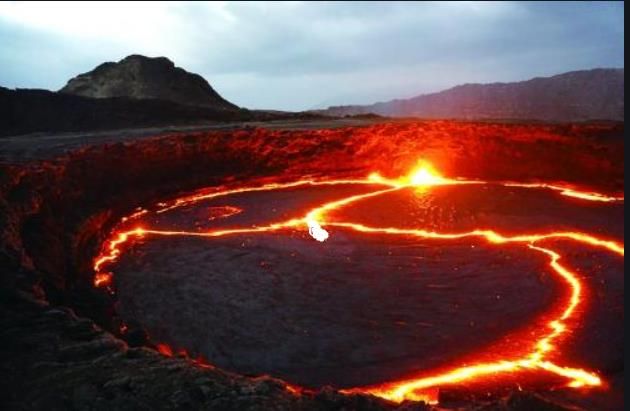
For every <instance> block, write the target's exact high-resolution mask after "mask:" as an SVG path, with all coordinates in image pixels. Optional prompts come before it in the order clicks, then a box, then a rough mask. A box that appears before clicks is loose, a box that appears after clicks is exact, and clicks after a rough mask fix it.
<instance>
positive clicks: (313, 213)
mask: <svg viewBox="0 0 630 411" xmlns="http://www.w3.org/2000/svg"><path fill="white" fill-rule="evenodd" d="M341 184H363V185H378V186H382V187H383V188H381V189H378V190H375V191H372V192H368V193H365V194H358V195H353V196H349V197H346V198H342V199H339V200H336V201H332V202H328V203H325V204H322V205H320V206H319V207H316V208H314V209H312V210H310V211H309V212H308V213H307V214H306V215H305V216H304V217H303V218H299V219H291V220H288V221H280V222H277V223H273V224H269V225H265V226H259V227H248V228H230V229H219V230H210V231H205V232H196V231H162V230H153V229H151V228H146V227H136V228H134V229H132V230H127V231H120V230H118V231H117V230H115V231H114V232H113V233H112V236H111V238H110V239H109V240H108V241H106V242H105V243H104V245H103V248H102V251H101V253H100V254H99V255H98V256H97V257H96V258H95V259H94V265H93V268H94V272H95V276H94V285H95V286H97V287H110V286H111V284H112V276H113V274H112V272H111V271H108V270H105V269H104V268H105V267H106V266H107V265H109V264H112V263H113V262H115V261H117V260H118V258H119V257H120V255H121V253H122V250H123V245H124V244H125V243H126V242H127V241H128V240H130V239H131V238H133V237H143V236H152V235H155V236H195V237H220V236H227V235H233V234H246V233H249V234H251V233H259V232H271V231H278V230H282V229H287V228H301V227H303V228H305V229H308V230H309V233H310V234H311V235H312V236H313V237H314V238H315V239H316V240H318V241H325V240H326V239H327V238H328V232H327V231H326V230H325V229H324V228H323V227H325V226H336V227H342V228H345V229H350V230H354V231H357V232H361V233H376V234H389V235H404V236H413V237H418V238H422V239H441V240H452V239H462V238H471V237H480V238H483V239H485V240H486V241H487V242H488V243H489V244H497V245H500V244H504V243H522V244H524V245H526V246H527V247H529V249H531V250H534V251H536V252H539V253H542V254H543V255H544V256H546V257H547V258H548V264H549V267H550V268H551V269H552V270H553V272H554V273H555V274H556V275H557V277H558V279H559V280H561V282H562V283H563V284H564V285H565V288H566V290H567V295H568V297H567V298H566V301H564V300H563V302H562V307H563V308H562V309H561V310H559V311H557V310H554V312H553V313H551V315H550V318H551V319H550V320H549V321H548V323H547V325H546V327H547V330H546V331H544V332H542V333H541V335H540V337H539V338H537V339H536V340H534V341H531V342H529V341H528V342H529V343H531V349H530V351H529V353H528V354H526V355H524V356H520V357H517V358H510V357H506V358H502V359H499V360H496V361H490V362H480V363H473V364H465V365H461V366H455V367H453V368H451V369H448V370H446V371H439V372H433V373H431V372H424V373H422V375H419V376H417V377H416V378H409V379H406V380H402V381H389V382H384V383H382V384H379V385H377V386H369V387H357V388H350V389H345V390H342V392H345V393H367V394H372V395H375V396H378V397H382V398H385V399H388V400H391V401H396V402H402V401H404V400H423V401H427V402H432V403H435V402H437V396H436V395H435V389H436V388H439V387H442V386H446V385H452V384H457V383H460V382H465V381H468V382H472V381H477V380H481V379H483V378H484V377H490V376H497V375H499V376H500V375H503V374H515V373H518V372H522V371H527V370H537V371H543V372H548V373H552V374H555V375H556V376H558V377H562V378H564V379H566V385H567V386H569V387H574V388H577V387H585V386H600V385H602V384H603V382H602V380H601V379H600V377H599V376H598V375H597V374H596V373H594V372H592V371H589V370H585V369H581V368H573V367H569V366H565V365H562V364H557V363H556V362H552V361H551V360H549V359H548V358H549V357H550V354H551V353H552V352H554V351H557V350H558V342H559V340H560V339H561V337H562V336H563V335H566V334H569V333H570V331H571V330H570V325H571V322H570V321H569V320H570V319H571V318H572V317H573V316H574V314H575V313H576V311H577V309H578V306H579V305H580V304H581V303H582V302H583V299H584V285H583V284H582V281H581V280H580V278H579V277H578V275H577V274H576V273H575V272H574V271H572V270H571V269H570V268H569V267H567V266H565V265H563V264H562V262H561V260H562V255H561V254H559V253H558V252H557V251H554V250H551V249H549V248H547V247H543V246H541V245H539V244H538V243H539V242H541V241H542V240H547V239H568V240H572V241H576V242H579V243H582V244H586V245H588V246H592V247H598V248H602V249H604V250H608V251H610V252H612V253H614V254H617V255H619V256H621V257H623V256H624V245H623V243H619V242H617V241H614V240H609V239H602V238H599V237H596V236H593V235H590V234H588V233H583V232H574V231H558V232H548V233H533V234H523V235H514V236H505V235H502V234H500V233H498V232H495V231H493V230H486V229H484V230H481V229H477V230H473V231H468V232H459V233H457V232H455V233H439V232H433V231H427V230H422V229H411V228H410V229H407V228H393V227H371V226H366V225H363V224H356V223H352V222H327V221H326V215H327V213H329V212H330V211H332V210H337V209H340V208H342V207H344V206H346V205H348V204H351V203H354V202H357V201H360V200H364V199H366V198H370V197H375V196H379V195H383V194H385V193H389V192H393V191H396V190H401V189H404V188H409V187H418V188H428V187H430V186H435V185H452V184H500V185H504V186H515V187H524V188H535V189H547V190H554V191H557V192H559V193H560V194H561V195H565V196H570V197H575V198H578V199H582V200H586V201H603V202H622V201H624V199H623V197H614V196H607V195H604V194H601V193H595V192H584V191H579V190H576V189H573V188H570V187H564V186H561V185H555V184H547V183H517V182H498V183H497V182H488V181H480V180H461V179H450V178H446V177H443V176H441V175H440V174H439V173H438V172H437V171H436V170H435V169H434V168H433V167H432V166H431V165H430V164H428V163H426V162H419V163H418V166H417V168H416V169H415V170H414V171H413V172H411V173H410V174H409V175H408V176H405V177H401V178H399V179H395V180H393V179H386V178H384V177H382V176H380V175H379V174H377V173H373V174H371V175H370V176H369V177H368V178H367V179H341V180H323V181H317V180H299V181H295V182H289V183H272V184H266V185H262V186H258V187H241V188H236V189H230V190H223V191H217V192H213V193H210V194H199V195H192V196H188V197H183V198H179V199H176V200H174V201H172V202H169V203H159V204H158V206H159V209H158V210H157V211H156V213H161V212H164V211H167V210H171V209H174V208H177V207H181V206H184V205H189V204H192V203H195V202H197V201H201V200H207V199H210V198H216V197H221V196H228V195H231V194H236V193H244V192H255V191H272V190H279V189H286V188H292V187H301V186H334V185H341ZM146 212H147V211H146V210H140V211H138V212H136V213H134V214H132V215H130V216H128V217H126V218H124V219H123V222H125V221H128V220H132V219H134V218H137V217H139V216H140V215H142V214H145V213H146ZM228 212H229V213H236V212H239V210H237V209H232V210H228ZM167 347H168V346H167ZM169 350H170V349H169ZM160 351H163V350H160ZM287 389H288V390H289V391H291V392H294V393H299V391H300V388H299V387H295V386H291V385H287Z"/></svg>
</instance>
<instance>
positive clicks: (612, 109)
mask: <svg viewBox="0 0 630 411" xmlns="http://www.w3.org/2000/svg"><path fill="white" fill-rule="evenodd" d="M623 70H624V69H623V68H621V69H593V70H583V71H572V72H568V73H563V74H559V75H556V76H552V77H537V78H533V79H531V80H527V81H521V82H516V83H492V84H464V85H460V86H456V87H453V88H451V89H448V90H444V91H441V92H438V93H431V94H424V95H420V96H417V97H413V98H410V99H398V100H391V101H387V102H381V103H375V104H371V105H351V106H333V107H329V108H328V109H325V110H319V111H316V112H317V113H320V114H325V115H330V116H346V115H358V114H368V113H373V114H378V115H382V116H390V117H420V118H428V119H433V118H453V119H469V120H475V119H514V120H539V121H585V120H619V121H623V113H624V102H623V94H624V90H623V88H624V74H623Z"/></svg>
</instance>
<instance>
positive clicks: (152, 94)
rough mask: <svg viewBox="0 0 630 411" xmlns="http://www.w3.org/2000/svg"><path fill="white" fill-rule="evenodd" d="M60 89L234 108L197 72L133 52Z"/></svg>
mask: <svg viewBox="0 0 630 411" xmlns="http://www.w3.org/2000/svg"><path fill="white" fill-rule="evenodd" d="M59 92H60V93H65V94H74V95H79V96H84V97H93V98H107V97H131V98H135V99H158V100H167V101H173V102H176V103H179V104H186V105H191V106H201V107H212V108H215V109H225V110H234V109H237V108H238V107H237V106H235V105H234V104H232V103H230V102H229V101H227V100H225V99H224V98H223V97H221V96H220V95H219V94H218V93H217V92H216V91H215V90H214V89H213V88H212V86H210V84H209V83H208V82H207V81H206V80H205V79H204V78H203V77H201V76H200V75H198V74H194V73H189V72H188V71H186V70H184V69H182V68H180V67H176V66H175V64H174V63H173V62H172V61H171V60H169V59H168V58H166V57H146V56H142V55H139V54H132V55H130V56H127V57H125V58H124V59H122V60H120V61H119V62H117V63H113V62H107V63H103V64H101V65H99V66H98V67H96V68H95V69H94V70H92V71H89V72H87V73H83V74H80V75H78V76H76V77H74V78H73V79H71V80H70V81H68V84H66V85H65V87H63V88H62V89H61V90H59Z"/></svg>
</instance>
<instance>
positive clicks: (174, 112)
mask: <svg viewBox="0 0 630 411" xmlns="http://www.w3.org/2000/svg"><path fill="white" fill-rule="evenodd" d="M0 113H2V115H1V116H0V136H6V135H19V134H27V133H32V132H42V131H46V132H57V131H86V130H111V129H120V128H137V127H147V126H166V125H177V124H180V125H181V124H186V125H195V124H208V123H214V122H226V121H245V120H252V119H254V113H252V112H251V111H249V110H245V109H236V110H225V109H223V108H214V107H202V106H190V105H184V104H178V103H175V102H172V101H166V100H158V99H144V100H138V99H134V98H129V97H111V98H99V99H96V98H90V97H83V96H75V95H71V94H62V93H54V92H51V91H48V90H36V89H18V90H9V89H7V88H4V87H0ZM256 117H260V115H256ZM268 117H269V116H268Z"/></svg>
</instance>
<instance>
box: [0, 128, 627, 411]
mask: <svg viewBox="0 0 630 411" xmlns="http://www.w3.org/2000/svg"><path fill="white" fill-rule="evenodd" d="M322 126H323V125H322V124H319V125H318V127H317V128H314V129H309V126H308V125H307V126H306V127H305V128H306V129H299V128H300V127H297V128H298V129H296V124H290V123H289V124H284V125H278V127H277V129H270V128H258V127H245V128H227V129H225V128H224V129H204V130H198V129H197V130H195V129H193V130H185V129H184V130H180V131H168V130H167V131H160V130H149V131H146V130H145V131H137V132H133V131H125V132H120V133H112V132H108V133H83V134H69V135H68V134H65V135H45V134H44V135H39V136H22V137H12V138H6V139H2V140H0V154H1V156H0V159H1V164H0V168H1V172H0V230H1V232H0V276H1V277H0V283H1V287H0V292H1V296H0V297H1V298H0V329H1V330H2V331H1V332H2V338H0V344H1V347H0V356H2V359H1V360H2V361H1V364H2V365H1V368H0V372H1V373H2V376H1V378H0V393H1V395H0V406H1V408H3V409H9V410H12V409H20V410H27V409H34V410H35V409H78V410H83V409H85V410H87V409H138V408H140V409H142V408H150V409H190V408H197V409H322V410H324V409H375V410H376V409H397V408H398V409H425V408H426V406H425V405H423V404H411V403H403V404H400V405H398V404H393V403H389V402H385V401H382V400H379V399H375V398H372V397H367V396H345V395H341V394H339V393H337V392H335V391H334V390H330V389H323V390H321V391H317V392H312V393H310V392H304V393H301V394H296V393H294V392H292V391H291V390H290V389H287V387H286V386H285V385H284V383H282V382H279V381H277V380H273V379H269V378H262V379H260V378H251V377H242V376H236V375H232V374H228V373H226V372H224V371H221V370H218V369H216V368H207V367H203V366H200V365H199V364H194V363H193V362H192V361H191V360H189V359H186V358H178V357H172V358H168V357H164V356H162V355H161V354H159V353H157V352H156V351H155V350H153V349H151V348H150V347H151V342H150V341H147V340H146V338H144V337H143V336H142V335H139V336H138V335H136V336H135V337H134V338H128V339H127V341H124V340H122V339H121V338H120V335H119V330H118V327H117V325H118V323H117V313H116V306H115V304H114V302H113V301H112V300H111V298H110V296H109V295H108V294H107V293H106V292H102V291H100V290H96V289H94V288H93V287H92V286H91V280H92V271H91V259H92V258H93V256H94V255H95V253H96V252H97V250H98V248H99V245H100V242H101V241H102V239H103V238H104V237H105V235H106V233H107V232H108V230H109V229H110V228H111V227H112V225H113V224H114V223H115V222H116V221H117V220H118V219H119V218H120V217H121V216H122V215H125V214H127V213H129V212H130V211H132V210H133V209H134V208H135V207H137V206H139V205H143V204H146V203H148V202H151V201H154V200H158V199H161V198H166V197H170V196H173V195H176V194H177V193H180V192H182V191H189V190H192V189H195V188H198V187H203V186H210V185H220V184H228V183H234V182H235V181H241V182H242V181H247V180H249V179H253V178H264V177H270V176H276V177H277V178H292V177H295V176H299V175H327V176H332V175H353V174H355V175H356V174H359V175H364V174H367V172H369V171H373V170H375V169H378V170H382V171H383V173H385V174H388V175H398V174H400V171H402V170H407V169H408V168H409V166H410V165H411V164H413V163H414V162H415V161H416V160H417V158H418V157H425V158H428V159H430V160H432V161H433V162H434V163H435V164H437V165H438V166H440V168H441V169H443V170H444V171H445V173H447V174H449V175H461V176H471V177H489V176H494V177H496V178H502V179H503V178H511V179H520V180H522V179H524V178H529V179H531V180H537V179H546V180H550V179H553V180H563V181H567V182H569V183H571V182H573V183H581V184H586V185H591V186H593V187H603V189H606V190H611V191H615V190H621V189H622V187H623V139H622V136H623V125H619V124H590V125H553V126H547V125H525V124H520V125H519V124H516V125H507V124H483V123H453V122H419V123H413V122H411V123H409V122H401V123H383V124H372V125H367V126H362V127H340V128H336V129H322ZM36 139H41V144H34V143H33V141H35V140H36ZM515 159H516V160H515ZM95 324H98V326H97V325H95ZM143 346H146V347H147V348H142V347H143ZM610 372H611V373H614V372H616V373H619V370H617V371H614V370H613V371H610ZM621 374H623V371H621ZM621 380H623V378H621ZM613 381H618V379H613ZM441 400H442V403H441V405H440V406H441V407H445V408H457V407H459V409H462V408H463V409H487V410H530V409H541V410H545V409H549V410H561V409H571V408H567V406H568V405H567V404H573V406H575V405H576V404H578V405H579V404H584V403H585V402H584V398H575V396H574V394H572V393H570V392H569V393H566V392H565V391H563V390H558V391H556V392H554V393H547V392H543V393H536V392H514V393H506V394H505V396H504V397H501V398H483V399H481V398H474V397H469V396H468V394H458V393H457V392H451V393H444V395H443V398H441Z"/></svg>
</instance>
